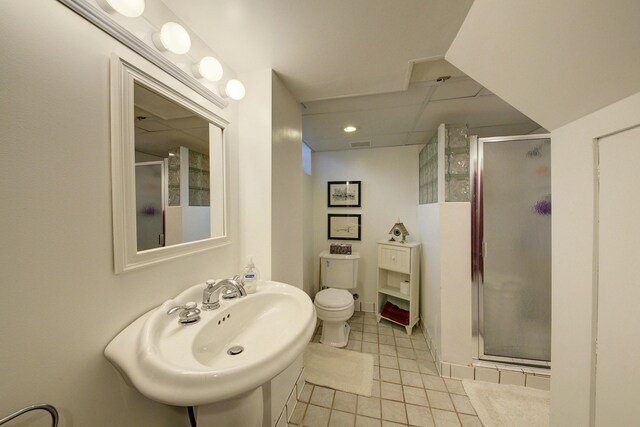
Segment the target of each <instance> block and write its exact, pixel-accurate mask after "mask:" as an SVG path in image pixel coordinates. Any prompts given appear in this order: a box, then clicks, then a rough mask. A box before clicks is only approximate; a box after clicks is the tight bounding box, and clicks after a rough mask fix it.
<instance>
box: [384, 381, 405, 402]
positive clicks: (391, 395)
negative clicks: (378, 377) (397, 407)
mask: <svg viewBox="0 0 640 427" xmlns="http://www.w3.org/2000/svg"><path fill="white" fill-rule="evenodd" d="M380 397H382V398H383V399H388V400H397V401H399V402H402V401H403V400H404V398H403V395H402V386H401V385H400V384H393V383H386V382H382V383H380Z"/></svg>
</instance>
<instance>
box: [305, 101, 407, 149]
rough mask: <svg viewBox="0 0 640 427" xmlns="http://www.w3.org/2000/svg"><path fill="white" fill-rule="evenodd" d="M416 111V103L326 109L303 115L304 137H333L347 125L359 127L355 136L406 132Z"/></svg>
mask: <svg viewBox="0 0 640 427" xmlns="http://www.w3.org/2000/svg"><path fill="white" fill-rule="evenodd" d="M418 112H419V106H418V105H415V106H406V107H397V108H387V109H382V110H370V111H353V112H349V113H342V112H336V113H326V114H313V115H304V116H302V132H303V139H304V140H305V141H308V142H310V143H312V142H313V141H315V140H319V139H323V140H326V139H334V138H340V137H342V136H343V135H345V132H344V131H343V129H344V127H345V126H347V125H353V126H356V127H357V128H358V131H357V132H354V134H353V135H352V138H354V139H370V138H371V137H373V136H375V135H378V134H389V133H399V132H407V131H408V129H409V128H410V127H411V125H412V123H413V121H414V120H415V117H416V116H417V114H418Z"/></svg>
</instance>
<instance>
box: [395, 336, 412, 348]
mask: <svg viewBox="0 0 640 427" xmlns="http://www.w3.org/2000/svg"><path fill="white" fill-rule="evenodd" d="M396 345H397V346H398V347H406V348H413V346H412V345H411V340H410V339H409V338H401V337H396Z"/></svg>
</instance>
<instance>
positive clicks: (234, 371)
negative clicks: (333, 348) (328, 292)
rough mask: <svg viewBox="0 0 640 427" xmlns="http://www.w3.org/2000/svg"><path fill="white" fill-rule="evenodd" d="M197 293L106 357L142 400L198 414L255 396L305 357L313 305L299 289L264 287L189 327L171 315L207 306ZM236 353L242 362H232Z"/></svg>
mask: <svg viewBox="0 0 640 427" xmlns="http://www.w3.org/2000/svg"><path fill="white" fill-rule="evenodd" d="M204 288H205V285H204V284H200V285H196V286H193V287H191V288H189V289H187V290H185V291H184V292H182V293H181V294H180V295H178V296H176V297H175V298H174V299H172V300H168V301H166V302H165V303H164V304H162V305H161V306H160V307H157V308H155V309H153V310H151V311H150V312H148V313H146V314H144V315H143V316H141V317H140V318H138V319H137V320H135V321H134V322H133V323H132V324H131V325H129V326H128V327H127V328H125V329H124V330H123V331H122V332H121V333H120V334H118V335H117V336H116V337H115V338H114V339H113V340H112V341H111V342H110V343H109V345H108V346H107V348H106V349H105V356H106V357H107V358H108V359H109V360H110V361H111V362H112V363H113V364H114V365H115V366H116V367H117V368H118V369H119V371H120V372H121V373H122V374H123V376H124V377H125V379H126V380H127V382H128V383H130V384H131V385H132V386H134V387H135V388H136V389H138V390H139V391H140V392H141V393H142V394H143V395H145V396H147V397H148V398H150V399H153V400H155V401H158V402H162V403H166V404H169V405H177V406H198V405H208V404H212V403H217V402H220V401H223V400H228V399H233V398H236V397H238V396H241V395H243V394H246V393H249V392H251V391H253V390H255V389H256V388H258V387H260V386H261V385H262V384H264V383H266V382H268V381H269V380H271V379H272V378H273V377H275V376H276V375H277V374H279V373H280V372H282V371H283V370H284V369H285V368H287V367H288V366H289V365H290V364H291V363H293V361H294V360H295V359H296V358H297V357H298V356H299V355H300V354H301V353H302V351H303V350H304V348H305V346H306V345H307V343H308V342H309V340H310V339H311V337H312V335H313V331H314V328H315V324H316V314H315V309H314V306H313V303H312V302H311V300H310V298H309V297H308V296H307V294H305V293H304V292H303V291H302V290H300V289H298V288H295V287H293V286H290V285H287V284H284V283H278V282H272V281H268V282H264V283H262V284H260V285H259V286H258V288H257V292H256V293H255V294H251V295H247V296H246V297H243V298H236V299H232V300H224V299H221V300H220V305H221V306H220V308H219V309H217V310H213V311H204V310H203V311H202V313H201V320H200V321H199V322H197V323H195V324H191V325H181V324H179V323H178V317H177V314H173V315H167V314H166V313H167V310H169V309H170V308H171V307H173V306H176V305H183V304H185V303H186V302H188V301H196V302H198V304H199V303H200V302H201V301H202V291H203V289H204ZM231 348H234V350H235V351H236V352H238V351H240V352H239V353H238V354H235V355H232V354H229V353H230V352H229V350H230V349H231Z"/></svg>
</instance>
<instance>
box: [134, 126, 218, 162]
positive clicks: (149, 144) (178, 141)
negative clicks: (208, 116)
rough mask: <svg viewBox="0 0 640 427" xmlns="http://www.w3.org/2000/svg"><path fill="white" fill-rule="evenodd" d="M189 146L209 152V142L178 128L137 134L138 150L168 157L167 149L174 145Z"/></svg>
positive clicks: (202, 151)
mask: <svg viewBox="0 0 640 427" xmlns="http://www.w3.org/2000/svg"><path fill="white" fill-rule="evenodd" d="M179 146H183V147H187V148H190V149H192V150H195V151H199V152H201V153H208V152H209V143H208V142H206V141H202V140H201V139H199V138H195V137H193V136H191V135H187V134H186V133H184V132H180V131H177V130H169V131H163V132H147V133H145V134H139V135H136V151H142V152H143V153H148V154H155V155H157V156H161V157H167V151H168V150H169V149H170V148H174V147H179Z"/></svg>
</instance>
